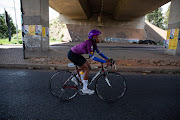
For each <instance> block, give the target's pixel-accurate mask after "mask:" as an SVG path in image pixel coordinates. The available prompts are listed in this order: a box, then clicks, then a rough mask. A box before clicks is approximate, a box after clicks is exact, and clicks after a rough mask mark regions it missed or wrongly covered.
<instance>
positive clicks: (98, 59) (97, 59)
mask: <svg viewBox="0 0 180 120" xmlns="http://www.w3.org/2000/svg"><path fill="white" fill-rule="evenodd" d="M89 56H90V58H91V59H92V60H95V61H98V62H101V63H106V61H105V60H102V59H100V58H97V57H95V55H94V53H93V52H90V53H89Z"/></svg>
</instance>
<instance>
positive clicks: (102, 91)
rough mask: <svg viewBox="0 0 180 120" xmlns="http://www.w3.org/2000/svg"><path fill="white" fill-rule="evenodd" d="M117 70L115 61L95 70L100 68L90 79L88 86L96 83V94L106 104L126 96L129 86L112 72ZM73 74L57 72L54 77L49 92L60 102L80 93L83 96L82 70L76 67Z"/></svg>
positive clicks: (119, 75) (117, 74)
mask: <svg viewBox="0 0 180 120" xmlns="http://www.w3.org/2000/svg"><path fill="white" fill-rule="evenodd" d="M113 66H114V69H116V65H115V61H114V60H111V65H110V69H109V70H108V67H109V66H104V64H103V63H101V65H100V66H98V67H95V68H93V69H97V68H100V70H99V71H98V72H97V73H96V74H95V76H94V77H93V78H89V80H88V86H89V85H91V84H92V83H93V81H95V93H96V94H97V95H98V97H99V98H100V99H102V100H104V101H106V102H115V101H117V100H119V99H120V98H122V97H123V96H124V95H125V92H126V89H127V85H126V82H125V79H124V77H123V76H122V75H121V74H120V73H117V72H113V71H112V67H113ZM74 68H75V69H74V70H73V72H70V71H69V70H65V71H62V70H61V71H57V72H56V73H55V74H53V75H52V77H51V79H50V82H49V90H50V92H51V94H52V95H53V96H54V97H56V98H58V99H60V100H66V101H67V100H71V99H73V98H75V97H76V96H77V95H78V93H79V94H80V95H82V92H81V90H80V89H81V88H82V86H83V83H82V82H81V75H80V71H81V70H82V69H80V68H79V67H78V66H77V65H75V67H74Z"/></svg>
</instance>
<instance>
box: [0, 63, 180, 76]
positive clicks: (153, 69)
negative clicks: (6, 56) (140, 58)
mask: <svg viewBox="0 0 180 120" xmlns="http://www.w3.org/2000/svg"><path fill="white" fill-rule="evenodd" d="M96 66H97V65H96ZM92 67H95V65H92ZM0 68H10V69H29V70H33V69H34V70H73V69H74V67H72V68H70V67H67V65H64V64H61V65H39V64H0ZM97 70H99V69H93V70H92V71H97ZM115 71H117V72H137V73H156V74H160V73H168V74H180V68H179V67H171V68H170V67H153V66H152V67H139V66H136V67H135V66H134V67H132V66H131V67H127V66H117V70H115Z"/></svg>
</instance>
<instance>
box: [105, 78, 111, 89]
mask: <svg viewBox="0 0 180 120" xmlns="http://www.w3.org/2000/svg"><path fill="white" fill-rule="evenodd" d="M104 79H105V81H106V82H107V84H108V86H109V87H111V88H112V86H111V84H110V82H109V79H108V77H107V76H106V75H104Z"/></svg>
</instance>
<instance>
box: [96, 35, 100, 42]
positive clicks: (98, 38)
mask: <svg viewBox="0 0 180 120" xmlns="http://www.w3.org/2000/svg"><path fill="white" fill-rule="evenodd" d="M95 38H96V43H100V42H101V37H100V35H97V36H95Z"/></svg>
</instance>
